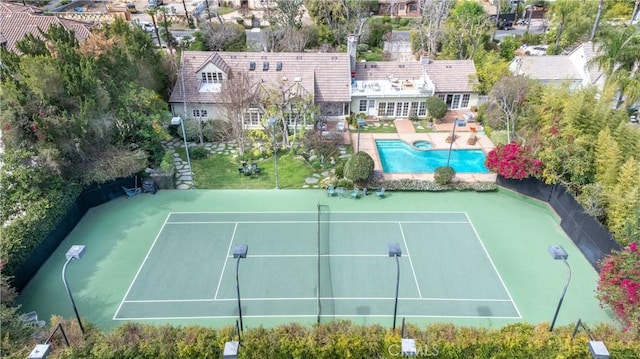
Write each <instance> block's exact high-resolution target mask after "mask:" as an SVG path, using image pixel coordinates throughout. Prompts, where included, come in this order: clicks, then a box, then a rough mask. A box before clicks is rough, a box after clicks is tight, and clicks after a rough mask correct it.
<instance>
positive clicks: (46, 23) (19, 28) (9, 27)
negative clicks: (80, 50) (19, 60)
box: [0, 3, 91, 52]
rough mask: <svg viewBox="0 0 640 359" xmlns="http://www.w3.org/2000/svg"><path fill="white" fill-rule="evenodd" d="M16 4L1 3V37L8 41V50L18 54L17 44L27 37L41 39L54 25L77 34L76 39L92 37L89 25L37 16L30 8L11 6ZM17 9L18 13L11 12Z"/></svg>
mask: <svg viewBox="0 0 640 359" xmlns="http://www.w3.org/2000/svg"><path fill="white" fill-rule="evenodd" d="M11 5H15V4H7V3H0V35H2V36H3V37H4V38H5V39H6V45H5V46H6V48H7V50H9V51H13V52H17V49H16V47H15V44H16V42H18V41H20V40H21V39H22V38H23V37H24V36H25V35H27V34H33V35H35V36H37V37H40V36H41V35H40V31H38V29H40V30H42V31H43V32H46V31H47V30H48V29H49V27H50V26H52V25H61V26H63V27H64V28H66V29H67V30H72V31H74V32H75V36H76V39H77V40H78V41H83V40H84V39H86V38H87V37H88V36H89V35H90V33H91V32H90V30H89V25H87V24H85V23H82V22H78V21H74V20H69V19H60V18H57V17H55V16H46V15H35V14H34V13H33V11H32V9H30V8H29V7H25V6H11ZM13 9H15V10H16V11H11V10H13Z"/></svg>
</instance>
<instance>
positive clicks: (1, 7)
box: [0, 2, 42, 14]
mask: <svg viewBox="0 0 640 359" xmlns="http://www.w3.org/2000/svg"><path fill="white" fill-rule="evenodd" d="M16 12H26V13H30V14H41V13H42V10H40V9H39V8H37V7H35V6H25V5H20V4H17V3H11V2H0V14H2V13H16Z"/></svg>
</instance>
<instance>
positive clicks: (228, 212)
mask: <svg viewBox="0 0 640 359" xmlns="http://www.w3.org/2000/svg"><path fill="white" fill-rule="evenodd" d="M265 213H294V214H295V213H311V214H316V213H318V212H317V211H269V212H239V211H237V212H233V211H220V212H171V214H265ZM323 213H431V214H433V213H435V214H441V213H442V214H453V213H455V214H465V213H466V212H460V211H330V212H323Z"/></svg>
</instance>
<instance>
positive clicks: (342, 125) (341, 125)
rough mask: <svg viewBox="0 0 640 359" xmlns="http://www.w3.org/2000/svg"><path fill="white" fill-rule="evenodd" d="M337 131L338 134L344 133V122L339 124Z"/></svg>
mask: <svg viewBox="0 0 640 359" xmlns="http://www.w3.org/2000/svg"><path fill="white" fill-rule="evenodd" d="M337 130H338V132H344V122H343V121H340V122H338V127H337Z"/></svg>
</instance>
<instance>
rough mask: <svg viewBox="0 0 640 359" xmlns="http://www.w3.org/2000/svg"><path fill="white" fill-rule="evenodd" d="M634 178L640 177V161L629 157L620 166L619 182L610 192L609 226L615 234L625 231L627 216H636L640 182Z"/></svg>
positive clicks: (639, 203) (639, 197)
mask: <svg viewBox="0 0 640 359" xmlns="http://www.w3.org/2000/svg"><path fill="white" fill-rule="evenodd" d="M632 178H640V162H638V161H636V160H634V159H628V160H627V161H626V162H625V163H624V164H623V165H622V167H621V168H620V172H619V175H618V182H617V183H616V185H615V186H614V187H613V190H612V191H611V192H609V198H608V202H609V207H608V209H607V226H608V227H609V230H610V231H611V232H612V233H613V234H614V235H618V234H619V233H621V232H622V231H623V229H624V226H625V222H626V220H627V218H629V217H632V216H634V215H635V214H636V213H637V208H638V206H639V205H640V183H639V182H638V181H633V180H629V179H632Z"/></svg>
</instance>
